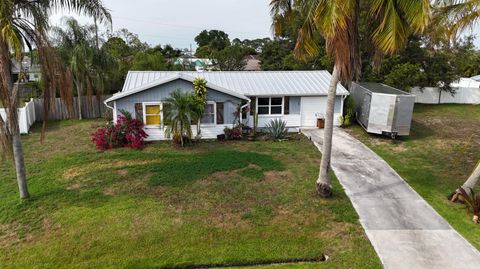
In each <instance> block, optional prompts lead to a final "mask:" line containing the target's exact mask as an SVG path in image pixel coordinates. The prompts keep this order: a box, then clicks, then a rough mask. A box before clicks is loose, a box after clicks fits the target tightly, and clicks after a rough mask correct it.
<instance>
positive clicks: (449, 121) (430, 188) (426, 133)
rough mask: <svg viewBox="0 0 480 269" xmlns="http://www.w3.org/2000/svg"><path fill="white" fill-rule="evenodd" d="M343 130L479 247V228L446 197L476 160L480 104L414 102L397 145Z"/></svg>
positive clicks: (479, 144) (361, 132) (479, 149)
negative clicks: (409, 126) (407, 126)
mask: <svg viewBox="0 0 480 269" xmlns="http://www.w3.org/2000/svg"><path fill="white" fill-rule="evenodd" d="M347 130H348V131H349V132H350V133H351V134H353V135H354V136H355V137H357V138H359V139H360V140H361V141H363V142H364V143H365V144H366V145H367V146H369V147H370V148H371V149H372V150H373V151H375V152H376V153H377V154H379V155H380V156H381V157H383V158H384V159H385V160H386V161H387V162H388V163H389V164H390V165H391V166H392V167H393V168H394V169H395V170H396V171H397V172H398V173H399V174H400V175H401V176H402V177H403V178H404V179H405V180H406V181H407V182H408V183H409V184H410V186H412V187H413V188H414V189H415V190H416V191H417V192H418V193H419V194H420V195H421V196H422V197H423V198H424V199H425V200H427V201H428V202H429V203H430V204H431V205H432V206H433V207H434V208H435V210H437V212H438V213H440V215H442V216H443V217H444V218H445V219H447V220H448V222H449V223H450V224H451V225H452V226H453V227H454V228H455V229H456V230H457V231H458V232H460V233H461V234H462V235H463V236H464V237H465V238H466V239H467V240H468V241H470V243H472V244H473V245H474V246H475V247H477V248H478V249H480V225H475V224H473V222H472V221H471V219H472V214H471V213H468V212H467V210H466V209H465V206H464V205H462V204H453V203H450V202H449V201H448V200H447V198H446V197H447V195H449V194H450V193H451V192H452V191H454V190H455V189H456V188H458V187H459V186H461V185H462V183H463V182H464V181H465V180H466V179H467V177H468V175H469V174H470V173H471V171H472V170H473V168H474V166H475V164H476V163H477V161H478V160H480V106H471V105H419V104H416V105H415V112H414V118H413V122H412V130H411V135H410V136H409V137H405V138H400V139H398V140H395V141H392V140H390V139H388V138H384V137H381V136H377V135H369V134H367V133H366V132H365V131H364V130H363V129H362V128H361V127H360V126H358V125H357V126H354V127H353V128H350V129H347ZM478 191H480V189H478Z"/></svg>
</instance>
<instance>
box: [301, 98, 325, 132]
mask: <svg viewBox="0 0 480 269" xmlns="http://www.w3.org/2000/svg"><path fill="white" fill-rule="evenodd" d="M326 105H327V97H302V99H301V102H300V106H301V109H300V111H301V114H302V126H303V127H313V126H317V117H316V116H315V115H316V114H317V113H320V114H322V115H325V108H326Z"/></svg>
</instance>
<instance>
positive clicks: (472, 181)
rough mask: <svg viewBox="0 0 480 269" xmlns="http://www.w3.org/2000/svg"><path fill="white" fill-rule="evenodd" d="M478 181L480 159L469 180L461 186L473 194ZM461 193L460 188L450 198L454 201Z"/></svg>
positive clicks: (479, 177) (479, 178) (479, 179)
mask: <svg viewBox="0 0 480 269" xmlns="http://www.w3.org/2000/svg"><path fill="white" fill-rule="evenodd" d="M478 181H480V161H478V163H477V165H476V166H475V169H474V170H473V172H472V174H470V176H469V177H468V179H467V181H465V183H463V185H462V187H461V188H462V189H463V190H464V191H465V192H466V193H468V194H469V195H470V194H472V191H473V190H474V189H475V186H476V185H477V183H478ZM459 194H461V192H460V190H459V189H458V190H456V191H455V192H454V193H453V194H452V195H451V196H450V200H451V201H452V202H455V201H456V200H457V199H458V196H459Z"/></svg>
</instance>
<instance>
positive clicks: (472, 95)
mask: <svg viewBox="0 0 480 269" xmlns="http://www.w3.org/2000/svg"><path fill="white" fill-rule="evenodd" d="M411 93H412V94H413V95H415V103H420V104H480V88H463V87H462V88H456V92H455V94H453V95H452V94H451V93H449V92H445V91H440V90H439V89H438V88H433V87H425V88H423V89H420V88H418V87H415V88H412V90H411Z"/></svg>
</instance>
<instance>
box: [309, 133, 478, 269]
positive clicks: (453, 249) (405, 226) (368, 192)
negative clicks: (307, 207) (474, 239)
mask: <svg viewBox="0 0 480 269" xmlns="http://www.w3.org/2000/svg"><path fill="white" fill-rule="evenodd" d="M302 132H303V133H304V134H305V135H306V136H307V137H310V138H311V140H312V141H314V142H315V144H316V146H317V147H318V148H319V149H320V150H321V144H322V141H323V130H319V129H311V130H302ZM331 165H332V169H333V170H334V172H335V174H336V175H337V177H338V179H339V181H340V183H341V184H342V185H343V187H344V188H345V192H346V193H347V195H348V196H349V197H350V200H351V201H352V203H353V206H354V207H355V210H356V211H357V213H358V215H359V216H360V222H361V224H362V226H363V227H364V229H365V231H366V234H367V236H368V238H369V239H370V241H371V242H372V245H373V247H374V248H375V251H376V252H377V253H378V256H379V257H380V260H381V261H382V263H383V265H384V266H385V268H408V269H414V268H462V269H465V268H472V269H473V268H477V269H478V268H480V252H478V250H477V249H475V248H474V247H473V246H472V245H470V243H468V242H467V241H466V240H465V239H464V238H463V237H462V236H461V235H460V234H459V233H457V231H455V230H454V229H453V228H452V227H451V226H450V225H449V224H448V223H447V221H445V220H444V219H443V218H442V217H441V216H440V215H439V214H438V213H437V212H436V211H435V210H434V209H433V208H432V207H431V206H430V205H428V204H427V202H426V201H425V200H423V199H422V198H421V197H420V195H418V194H417V193H416V192H415V191H414V190H413V189H412V188H411V187H410V186H409V185H408V184H407V183H406V182H405V181H404V180H403V179H402V178H401V177H400V176H399V175H398V174H397V173H396V172H395V171H394V170H393V169H392V168H391V167H390V166H389V165H388V164H387V163H386V162H385V161H384V160H383V159H382V158H380V157H379V156H378V155H376V154H375V153H374V152H373V151H371V150H370V149H368V148H367V147H366V146H365V145H363V144H362V143H361V142H360V141H358V140H357V139H355V138H353V137H352V136H350V135H349V134H347V133H345V132H344V131H343V130H341V129H335V130H334V135H333V149H332V163H331Z"/></svg>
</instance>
